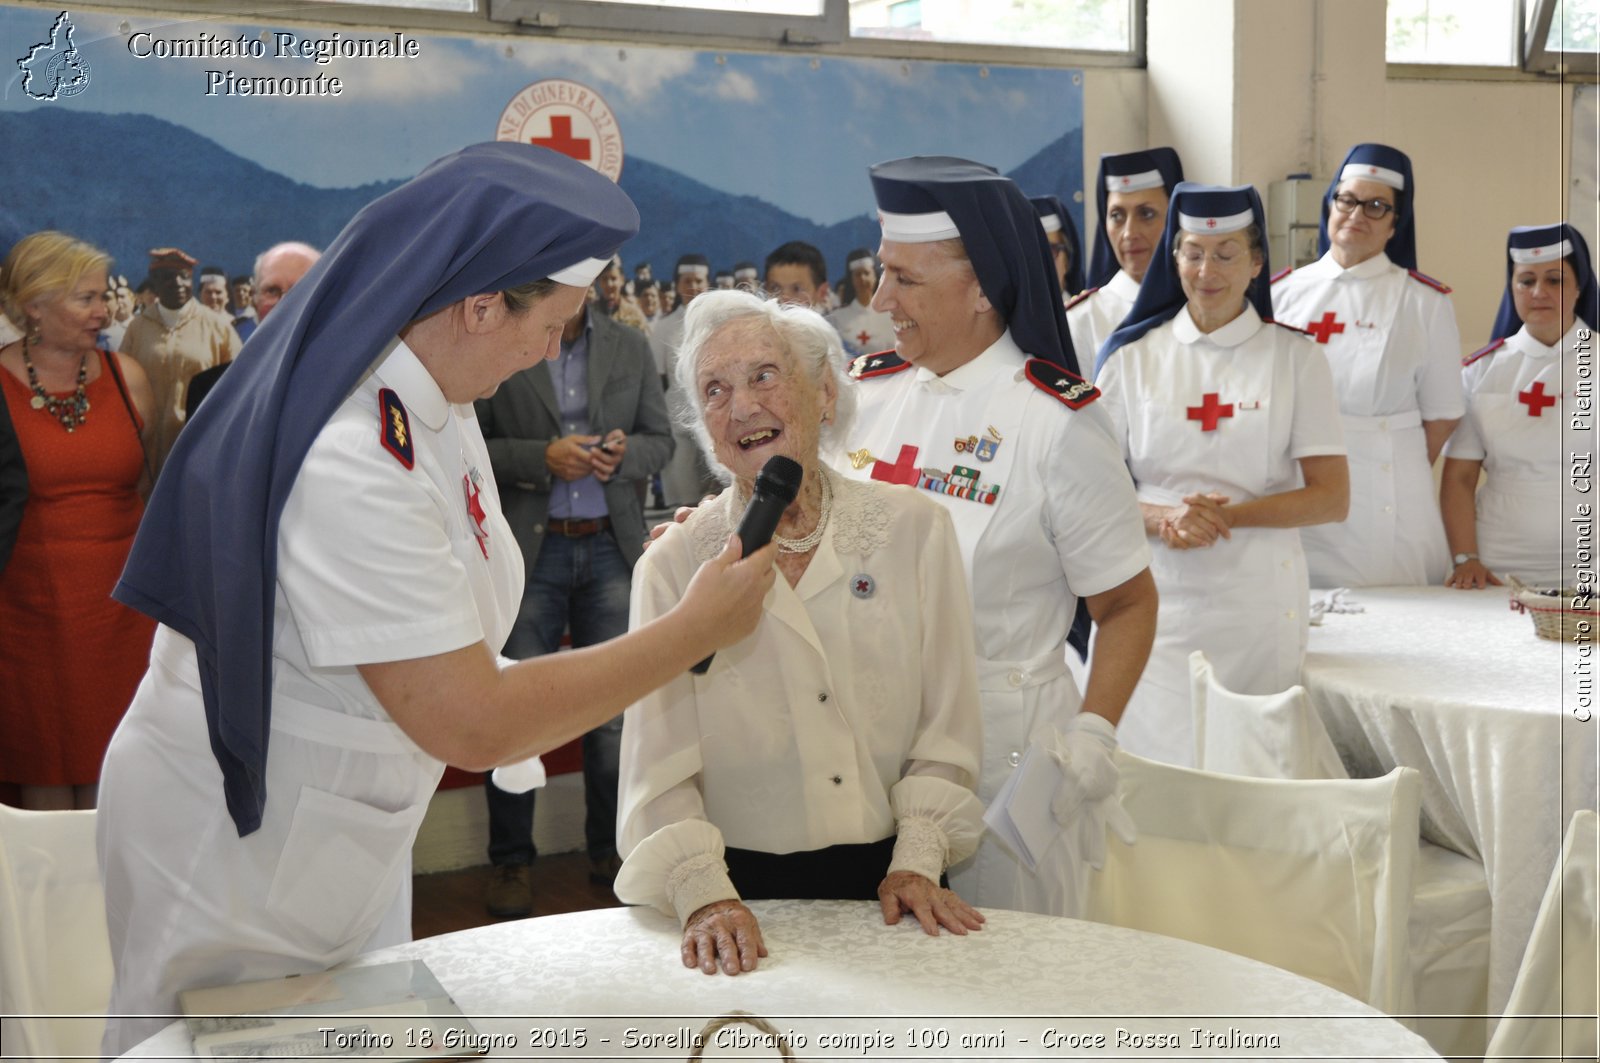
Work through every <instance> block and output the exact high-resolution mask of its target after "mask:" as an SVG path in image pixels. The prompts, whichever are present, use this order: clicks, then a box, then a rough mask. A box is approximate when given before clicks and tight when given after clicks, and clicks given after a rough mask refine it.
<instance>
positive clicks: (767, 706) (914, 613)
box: [616, 472, 983, 920]
mask: <svg viewBox="0 0 1600 1063" xmlns="http://www.w3.org/2000/svg"><path fill="white" fill-rule="evenodd" d="M824 475H827V476H829V477H830V480H831V482H832V485H833V491H834V501H833V512H832V516H831V518H830V520H829V522H828V526H827V529H826V531H825V533H824V535H823V538H822V542H821V543H820V544H819V545H818V546H817V549H816V554H815V555H814V556H813V557H812V559H811V564H810V565H809V566H808V567H807V569H806V571H805V573H804V575H802V576H801V578H800V582H799V584H798V585H797V586H794V587H791V586H790V585H789V584H788V581H786V580H783V579H779V580H778V581H777V582H776V583H775V584H774V586H773V589H772V591H771V592H770V593H769V595H768V597H767V601H766V603H765V604H766V615H765V616H764V617H763V618H762V620H761V623H760V624H759V625H758V626H757V628H756V630H755V632H754V634H752V635H750V636H749V637H748V638H746V639H744V640H743V641H742V642H740V643H738V644H736V645H734V646H731V647H728V648H726V649H723V650H720V651H718V653H717V654H716V656H715V658H714V660H713V662H712V665H711V668H710V670H709V671H708V672H707V673H706V674H705V675H703V676H696V675H693V674H689V673H685V674H684V675H682V676H679V677H678V678H677V679H675V680H673V681H672V682H671V683H669V684H667V685H666V686H665V687H663V688H661V689H659V690H657V691H656V692H654V693H652V694H650V695H648V696H647V697H645V698H644V699H643V700H641V701H640V702H638V703H637V704H635V705H634V706H633V707H631V708H630V709H628V711H627V713H626V715H625V717H624V723H623V732H622V755H621V781H620V794H619V800H618V829H617V847H618V851H619V852H621V853H622V854H623V855H624V856H625V857H626V860H625V862H624V864H623V868H622V871H621V873H620V874H619V875H618V876H617V881H616V892H617V896H618V897H620V898H621V899H623V900H624V901H627V902H628V903H632V904H650V905H654V906H655V907H657V908H659V909H661V910H662V911H664V912H667V913H669V914H670V913H674V912H675V913H676V914H677V915H678V917H679V919H680V920H687V919H688V917H689V916H690V915H692V914H693V913H694V912H695V911H696V910H697V909H699V908H700V907H702V906H704V905H706V904H708V903H710V902H712V901H716V900H725V899H730V898H736V897H737V896H738V893H737V891H736V890H735V889H734V887H733V884H732V883H731V881H729V879H728V876H727V872H726V870H725V868H724V866H723V863H722V854H723V846H724V844H727V845H733V846H735V847H738V848H742V849H752V850H757V851H761V852H769V853H790V852H801V851H807V850H813V849H820V848H823V847H826V846H829V845H838V844H858V843H865V842H874V841H881V840H882V839H884V838H887V837H889V836H891V835H897V840H896V844H895V854H894V859H893V862H892V863H891V864H890V869H891V870H899V869H906V870H912V871H916V872H918V873H920V874H923V875H926V876H927V877H929V878H932V879H934V880H935V881H937V879H938V877H939V874H940V873H941V872H942V871H943V870H944V869H945V868H946V867H948V866H949V865H950V864H952V863H954V862H956V861H959V860H961V859H964V858H965V857H966V856H967V855H969V854H970V853H971V852H972V851H973V849H974V848H976V846H977V842H978V836H979V834H980V833H981V832H982V816H983V807H982V805H981V804H979V802H978V800H977V798H976V797H975V796H974V794H973V786H974V785H975V782H976V779H977V774H978V762H979V756H980V752H981V742H982V736H981V732H982V725H981V723H980V719H979V711H978V690H977V680H976V675H975V666H974V660H973V654H972V645H973V636H972V619H971V617H972V610H971V605H970V603H969V601H968V598H967V592H966V584H965V581H964V579H963V576H962V565H961V555H960V553H959V552H958V550H957V548H956V540H955V533H954V530H953V529H952V527H951V524H950V518H949V516H948V515H947V514H946V513H945V512H944V511H943V510H942V509H941V508H940V507H939V505H938V504H937V503H935V502H934V501H933V500H932V499H929V498H925V497H922V496H921V495H919V494H918V492H916V491H915V490H913V489H911V488H908V487H896V486H889V485H885V484H874V483H857V482H852V481H847V480H844V479H843V478H841V477H839V476H837V475H836V474H833V473H831V472H826V473H824ZM733 494H734V492H732V491H724V492H723V493H722V494H721V495H720V496H719V497H718V498H717V500H716V501H714V502H710V503H707V504H706V505H704V506H701V507H700V508H699V509H698V510H696V511H695V513H694V515H693V516H691V517H690V518H689V520H688V521H686V522H685V523H684V524H682V525H680V526H677V527H674V528H672V529H671V530H670V531H669V532H668V533H667V534H666V535H665V536H663V537H662V538H661V539H660V540H659V541H658V542H656V543H655V544H654V545H653V546H652V547H651V548H650V549H649V550H648V551H646V552H645V555H644V557H643V558H642V559H641V561H640V562H639V565H638V567H637V568H636V569H635V572H634V583H633V612H632V624H633V626H635V627H637V626H639V625H641V624H644V623H647V622H649V621H650V620H653V619H655V618H656V617H658V616H660V615H662V614H663V613H665V612H666V611H667V610H668V609H670V608H672V606H674V605H676V604H677V602H678V601H679V600H680V599H681V598H682V596H683V591H684V589H685V588H686V587H687V586H688V583H689V580H690V579H691V578H692V577H693V576H694V573H695V572H696V570H698V568H699V566H700V565H701V563H703V562H704V561H705V560H707V559H709V558H710V557H712V556H714V555H716V554H717V553H718V552H719V551H720V550H721V549H722V545H723V543H724V542H726V541H727V537H728V535H729V534H730V532H731V530H732V529H733V527H734V525H735V524H736V522H737V514H735V513H734V512H733V511H732V510H733V506H734V505H735V502H734V500H733Z"/></svg>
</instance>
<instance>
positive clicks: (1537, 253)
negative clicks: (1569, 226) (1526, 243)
mask: <svg viewBox="0 0 1600 1063" xmlns="http://www.w3.org/2000/svg"><path fill="white" fill-rule="evenodd" d="M1570 254H1572V241H1571V240H1563V241H1561V242H1560V243H1559V244H1547V245H1546V246H1544V247H1513V248H1512V249H1511V261H1513V262H1515V263H1517V264H1518V265H1522V266H1526V265H1529V264H1530V263H1534V262H1556V261H1559V260H1560V259H1563V258H1566V257H1567V256H1568V255H1570Z"/></svg>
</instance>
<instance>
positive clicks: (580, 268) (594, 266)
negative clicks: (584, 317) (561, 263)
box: [550, 258, 611, 288]
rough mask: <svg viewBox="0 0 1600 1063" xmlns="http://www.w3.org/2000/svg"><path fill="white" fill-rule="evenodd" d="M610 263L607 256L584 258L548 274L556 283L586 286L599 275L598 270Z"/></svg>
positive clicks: (575, 286) (578, 286)
mask: <svg viewBox="0 0 1600 1063" xmlns="http://www.w3.org/2000/svg"><path fill="white" fill-rule="evenodd" d="M610 264H611V260H610V259H609V258H586V259H584V260H583V261H582V262H578V263H575V264H573V265H571V266H568V267H567V268H566V269H558V270H556V271H555V272H554V273H552V274H550V279H551V280H553V281H555V282H556V283H557V284H570V285H572V286H573V287H574V288H587V287H589V285H591V284H593V283H594V279H595V278H596V277H598V276H600V271H601V270H603V269H605V268H606V267H607V266H609V265H610Z"/></svg>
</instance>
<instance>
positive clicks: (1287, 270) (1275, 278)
mask: <svg viewBox="0 0 1600 1063" xmlns="http://www.w3.org/2000/svg"><path fill="white" fill-rule="evenodd" d="M1293 272H1294V267H1293V266H1285V267H1283V268H1282V269H1280V270H1279V271H1278V272H1276V273H1274V274H1273V275H1272V283H1273V284H1277V283H1278V282H1279V281H1281V280H1283V278H1285V277H1287V276H1288V275H1289V274H1291V273H1293Z"/></svg>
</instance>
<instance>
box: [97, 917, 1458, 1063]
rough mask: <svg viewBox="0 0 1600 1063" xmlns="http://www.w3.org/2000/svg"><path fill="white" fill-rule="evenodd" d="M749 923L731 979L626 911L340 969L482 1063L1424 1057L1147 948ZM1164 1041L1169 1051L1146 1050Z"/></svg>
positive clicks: (1350, 1009) (507, 927) (1270, 973)
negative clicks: (362, 976) (446, 1028)
mask: <svg viewBox="0 0 1600 1063" xmlns="http://www.w3.org/2000/svg"><path fill="white" fill-rule="evenodd" d="M750 907H751V908H752V909H753V910H754V911H755V912H756V914H757V916H758V918H759V919H760V920H761V926H762V931H763V933H764V935H765V938H766V942H767V947H768V949H769V950H770V952H771V955H770V956H769V957H768V958H767V959H765V960H762V961H761V965H760V968H759V969H758V970H756V971H754V972H751V973H748V974H741V975H738V976H736V977H728V976H726V975H722V974H717V975H705V974H701V973H700V972H699V971H698V970H689V969H686V968H685V967H683V966H682V963H681V961H680V960H679V951H678V945H679V940H680V934H679V930H678V925H677V922H676V920H674V919H670V918H668V917H666V916H664V915H662V914H661V913H659V912H656V911H653V910H650V909H642V908H617V909H601V910H597V911H588V912H574V913H571V914H568V915H553V916H546V917H544V918H541V919H528V920H523V921H520V922H512V923H501V924H497V925H493V926H486V927H479V928H477V929H474V930H466V931H461V932H459V933H454V934H447V935H442V936H440V937H436V938H428V939H424V940H422V941H416V942H412V943H410V944H408V945H401V946H397V947H394V948H389V949H384V950H381V951H379V952H375V953H371V954H369V955H366V956H363V957H361V958H360V959H359V960H357V961H354V962H355V963H357V964H360V965H368V964H375V963H382V962H386V961H391V960H396V959H421V960H424V961H425V962H426V963H427V965H428V967H429V968H430V969H431V970H432V971H433V973H434V975H435V976H437V978H438V980H439V982H440V984H441V985H442V986H444V988H445V989H446V990H447V991H448V992H449V993H450V994H451V995H452V996H453V997H454V998H455V1001H456V1003H457V1004H458V1005H459V1006H460V1008H461V1010H462V1011H463V1012H465V1013H466V1014H467V1015H468V1016H469V1017H471V1022H472V1025H473V1026H474V1027H475V1028H476V1029H477V1031H478V1032H479V1033H480V1034H482V1035H484V1036H485V1037H486V1038H492V1039H494V1040H495V1041H496V1042H502V1041H505V1040H506V1039H507V1038H512V1039H514V1042H513V1043H515V1044H516V1046H517V1047H516V1048H514V1049H513V1048H499V1047H497V1048H494V1049H493V1050H491V1052H490V1053H489V1054H490V1055H491V1056H502V1057H516V1056H521V1057H522V1058H550V1059H554V1058H574V1057H580V1056H581V1057H584V1058H615V1059H627V1060H644V1059H656V1060H667V1059H671V1060H684V1059H685V1058H686V1057H687V1056H688V1055H689V1051H688V1045H689V1044H690V1043H691V1040H692V1038H693V1037H694V1036H695V1035H697V1034H699V1033H700V1031H701V1030H702V1029H703V1028H704V1026H705V1024H706V1022H707V1021H708V1019H710V1018H712V1017H714V1016H718V1015H722V1014H725V1013H727V1012H730V1011H734V1010H742V1011H745V1012H750V1013H753V1014H754V1015H758V1016H761V1017H763V1018H765V1019H766V1020H767V1021H768V1022H769V1023H770V1024H771V1025H772V1026H773V1027H774V1028H776V1030H777V1031H779V1032H780V1033H784V1034H786V1035H788V1036H790V1038H791V1044H792V1047H793V1048H794V1049H795V1053H796V1055H797V1056H798V1057H799V1058H801V1059H804V1060H808V1061H813V1063H816V1061H820V1060H825V1059H830V1058H831V1059H907V1060H911V1059H919V1060H920V1059H932V1058H963V1059H1005V1058H1034V1059H1037V1058H1040V1057H1052V1058H1053V1057H1057V1056H1068V1057H1070V1056H1078V1057H1083V1056H1086V1055H1093V1056H1102V1055H1112V1056H1120V1055H1127V1056H1132V1057H1138V1058H1145V1059H1150V1058H1158V1059H1159V1058H1163V1057H1176V1056H1182V1057H1185V1058H1194V1057H1217V1058H1233V1059H1238V1058H1273V1057H1299V1058H1339V1059H1352V1058H1356V1057H1371V1058H1383V1059H1387V1060H1394V1059H1438V1058H1439V1057H1438V1056H1437V1055H1436V1054H1434V1053H1433V1052H1432V1051H1431V1050H1430V1049H1429V1048H1428V1046H1427V1044H1426V1042H1424V1041H1423V1040H1422V1039H1421V1038H1420V1037H1418V1036H1417V1035H1415V1034H1413V1033H1412V1032H1410V1031H1409V1030H1407V1029H1405V1028H1404V1027H1403V1026H1401V1025H1400V1024H1399V1023H1397V1022H1395V1021H1394V1020H1393V1019H1390V1018H1389V1017H1387V1016H1385V1015H1383V1014H1382V1013H1381V1012H1378V1011H1376V1010H1374V1009H1373V1008H1371V1007H1368V1006H1367V1005H1365V1004H1363V1003H1361V1002H1359V1001H1357V1000H1354V999H1352V998H1350V997H1347V996H1345V995H1344V994H1342V993H1339V992H1337V991H1335V990H1332V989H1329V988H1327V987H1326V986H1323V985H1320V984H1318V983H1316V982H1312V981H1309V980H1307V979H1305V978H1301V977H1299V976H1298V975H1294V974H1290V973H1289V972H1287V971H1282V970H1279V969H1277V968H1275V967H1269V966H1267V965H1265V964H1262V963H1258V962H1256V961H1254V960H1249V959H1245V958H1243V957H1240V956H1234V955H1231V954H1229V953H1225V952H1220V951H1218V950H1215V949H1211V948H1207V947H1205V946H1202V945H1194V944H1191V943H1189V942H1185V941H1178V940H1175V939H1172V938H1166V937H1161V936H1158V935H1154V934H1146V933H1141V932H1138V931H1133V930H1124V929H1121V928H1118V927H1110V926H1102V925H1099V924H1096V923H1086V922H1080V921H1077V920H1071V919H1058V918H1052V917H1048V916H1039V915H1031V914H1027V913H1022V912H1009V911H994V912H988V913H986V914H987V915H988V917H989V923H988V925H987V926H986V927H985V928H984V930H982V931H981V932H978V933H974V934H969V935H967V936H965V937H956V936H953V935H949V934H942V935H940V936H939V937H929V936H927V935H926V934H924V933H923V932H922V931H921V929H920V928H919V927H918V926H917V924H916V922H915V921H914V920H911V919H909V918H908V919H907V920H905V921H903V922H902V923H901V924H900V925H898V926H885V925H884V923H883V917H882V914H881V912H880V911H879V909H878V906H877V904H876V903H872V902H860V901H796V900H783V901H757V902H754V903H752V904H751V905H750ZM536 1029H538V1030H556V1031H565V1038H564V1040H565V1043H566V1046H567V1047H565V1048H560V1049H554V1050H551V1051H548V1052H546V1051H544V1050H542V1049H540V1048H538V1047H533V1046H530V1038H531V1037H532V1034H533V1031H534V1030H536ZM580 1029H581V1030H582V1031H583V1036H582V1040H583V1042H584V1044H583V1046H582V1047H581V1048H580V1047H578V1046H577V1045H576V1043H575V1042H576V1037H575V1031H577V1030H580ZM738 1029H741V1030H744V1031H745V1032H746V1033H749V1032H750V1031H749V1028H748V1027H739V1028H738ZM629 1031H633V1032H632V1033H630V1032H629ZM1119 1038H1120V1041H1121V1044H1120V1045H1119V1043H1118V1042H1119ZM1074 1039H1075V1040H1074ZM1096 1039H1104V1048H1103V1049H1101V1048H1099V1047H1098V1046H1097V1045H1096ZM1163 1039H1172V1040H1170V1041H1168V1042H1167V1045H1168V1046H1167V1047H1156V1048H1152V1047H1150V1046H1151V1045H1154V1044H1158V1043H1160V1042H1161V1041H1162V1040H1163ZM1274 1044H1275V1046H1276V1047H1274ZM189 1045H190V1042H189V1037H188V1033H187V1031H186V1029H185V1027H184V1025H183V1024H182V1023H181V1022H180V1023H175V1024H173V1025H172V1026H169V1027H167V1028H166V1029H165V1030H163V1031H162V1032H161V1033H159V1034H157V1035H156V1036H155V1037H153V1038H151V1039H150V1040H148V1041H146V1042H145V1043H144V1044H143V1045H141V1046H139V1048H138V1049H136V1050H135V1051H134V1052H133V1053H130V1055H129V1057H126V1058H135V1057H137V1058H150V1057H161V1056H169V1057H170V1056H174V1055H183V1054H186V1053H187V1052H188V1051H189ZM717 1047H718V1045H717V1044H716V1042H715V1040H713V1041H712V1042H711V1049H712V1050H709V1051H707V1052H706V1054H705V1058H712V1057H713V1056H715V1055H720V1056H721V1058H732V1057H733V1055H734V1054H736V1053H735V1052H734V1051H733V1050H730V1051H724V1052H721V1053H717V1052H716V1051H715V1049H716V1048H717ZM735 1048H737V1046H735ZM740 1053H742V1058H746V1059H750V1058H772V1056H771V1055H770V1054H765V1055H763V1054H761V1053H759V1052H758V1051H753V1050H751V1049H749V1048H748V1047H746V1048H744V1049H742V1050H740Z"/></svg>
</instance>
